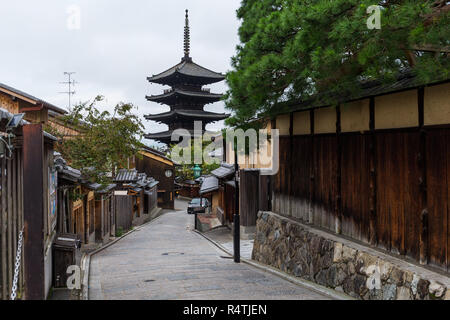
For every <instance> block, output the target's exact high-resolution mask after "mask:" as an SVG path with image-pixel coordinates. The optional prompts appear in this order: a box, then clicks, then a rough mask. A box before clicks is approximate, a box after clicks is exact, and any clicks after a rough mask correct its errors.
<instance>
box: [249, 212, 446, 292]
mask: <svg viewBox="0 0 450 320" xmlns="http://www.w3.org/2000/svg"><path fill="white" fill-rule="evenodd" d="M252 258H253V259H254V260H256V261H259V262H261V263H264V264H267V265H270V266H273V267H275V268H278V269H280V270H282V271H284V272H286V273H288V274H291V275H294V276H296V277H300V278H304V279H306V280H309V281H312V282H315V283H318V284H320V285H323V286H326V287H329V288H333V289H335V290H337V291H341V292H344V293H346V294H348V295H350V296H352V297H354V298H357V299H363V300H429V299H441V300H444V299H445V300H450V278H449V277H448V276H445V275H441V274H439V273H436V272H433V271H430V270H428V269H425V268H423V267H420V266H417V265H414V264H412V263H409V262H407V261H405V260H402V259H399V258H396V257H393V256H390V255H387V254H384V253H382V252H380V251H378V250H374V249H372V248H369V247H366V246H363V245H359V244H357V243H354V242H352V241H349V240H346V239H343V238H340V237H338V236H336V235H333V234H330V233H327V232H324V231H321V230H317V229H314V228H311V227H309V226H306V225H304V224H301V223H299V222H296V221H293V220H291V219H288V218H285V217H282V216H279V215H277V214H275V213H272V212H260V213H259V214H258V220H257V227H256V235H255V242H254V246H253V254H252Z"/></svg>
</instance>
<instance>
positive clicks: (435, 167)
mask: <svg viewBox="0 0 450 320" xmlns="http://www.w3.org/2000/svg"><path fill="white" fill-rule="evenodd" d="M449 81H450V80H448V79H447V80H443V81H435V82H432V83H426V84H423V83H420V82H419V80H418V79H417V78H416V77H415V76H414V75H413V74H411V73H404V74H402V75H401V76H399V77H398V80H397V82H395V83H393V84H383V83H381V82H378V81H372V82H368V83H364V84H361V86H362V88H361V91H360V93H359V94H358V95H351V94H348V95H343V96H341V97H333V99H332V100H334V101H335V103H334V104H331V105H330V103H329V102H320V101H321V100H311V101H301V100H300V101H290V102H287V103H286V104H285V106H284V107H287V108H288V109H290V112H288V113H281V114H279V115H277V116H276V118H275V119H273V120H272V121H270V122H269V123H268V126H269V127H271V128H276V129H278V130H279V133H280V154H279V160H280V169H279V171H278V173H277V174H276V175H275V176H273V177H272V179H271V180H272V182H271V190H269V192H266V194H267V195H271V197H272V199H270V197H269V196H266V197H265V198H261V199H262V200H261V201H263V202H264V201H265V202H268V201H269V202H270V203H269V204H265V206H266V207H268V208H269V210H271V211H273V212H275V213H277V214H279V215H282V216H284V217H289V218H293V219H296V220H298V221H302V222H304V223H307V224H312V225H314V226H318V227H320V228H323V229H326V230H328V231H329V232H332V233H335V234H341V235H343V236H346V237H348V238H351V239H354V240H356V241H359V242H362V243H365V244H367V245H369V246H372V247H375V248H379V249H381V250H384V251H386V252H389V253H391V254H393V255H396V256H398V257H405V258H407V259H412V260H413V261H417V262H420V263H421V264H427V265H429V266H432V267H435V268H438V269H441V270H443V271H446V272H448V271H449V270H450V269H449V268H450V243H449V241H448V239H449V236H450V233H449V231H450V224H449V222H450V210H449V208H450V205H449V204H450V194H449V192H448V190H449V188H450V180H449V179H448V177H449V176H450V175H449V173H450V82H449ZM318 101H319V102H318ZM282 110H286V109H284V108H283V109H282Z"/></svg>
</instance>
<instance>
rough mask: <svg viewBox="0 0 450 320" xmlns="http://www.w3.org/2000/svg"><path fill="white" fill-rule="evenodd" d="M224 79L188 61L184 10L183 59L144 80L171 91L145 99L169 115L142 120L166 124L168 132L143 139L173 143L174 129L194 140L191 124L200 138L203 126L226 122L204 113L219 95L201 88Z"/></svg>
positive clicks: (188, 45)
mask: <svg viewBox="0 0 450 320" xmlns="http://www.w3.org/2000/svg"><path fill="white" fill-rule="evenodd" d="M224 79H225V77H224V75H223V74H221V73H217V72H214V71H211V70H209V69H206V68H204V67H202V66H200V65H198V64H196V63H194V62H193V61H192V58H191V57H190V30H189V16H188V10H186V25H185V27H184V57H183V58H182V59H181V62H180V63H179V64H177V65H176V66H174V67H172V68H170V69H168V70H166V71H164V72H162V73H160V74H157V75H154V76H152V77H148V78H147V80H148V81H149V82H151V83H158V84H161V85H167V86H170V87H171V89H168V90H164V93H163V94H161V95H156V96H147V97H146V98H147V100H148V101H152V102H157V103H160V104H165V105H168V106H170V111H169V112H165V113H160V114H150V115H146V116H145V119H147V120H152V121H156V122H159V123H164V124H167V125H168V126H169V130H168V131H165V132H160V133H154V134H147V135H145V138H147V139H152V140H157V141H160V142H162V143H165V144H170V143H177V141H171V139H172V133H173V132H174V131H175V130H177V129H186V130H188V131H189V133H190V134H191V136H192V137H194V121H202V134H203V133H204V131H205V127H206V125H207V124H209V123H212V122H215V121H219V120H224V119H226V118H228V117H229V115H227V114H224V113H223V114H219V113H214V112H208V111H205V110H204V107H205V105H207V104H210V103H214V102H217V101H219V100H220V99H221V98H222V94H216V93H211V92H210V90H209V89H206V88H203V86H205V85H208V84H212V83H216V82H220V81H222V80H224Z"/></svg>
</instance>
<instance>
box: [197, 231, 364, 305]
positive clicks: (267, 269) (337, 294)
mask: <svg viewBox="0 0 450 320" xmlns="http://www.w3.org/2000/svg"><path fill="white" fill-rule="evenodd" d="M192 231H194V232H195V233H197V234H198V235H200V236H202V237H203V238H205V239H206V240H208V241H209V242H211V243H212V244H213V245H215V246H216V247H217V248H219V249H220V250H222V251H223V252H225V253H226V254H228V255H229V256H233V254H232V253H231V252H229V251H228V250H227V249H225V248H224V247H223V246H222V245H220V244H219V243H217V242H216V241H214V240H212V239H211V238H209V237H208V236H206V235H204V234H203V233H201V232H199V231H197V230H192ZM241 262H243V263H246V264H248V265H251V266H253V267H255V268H257V269H260V270H262V271H265V272H268V273H270V274H273V275H275V276H278V277H280V278H282V279H284V280H287V281H289V282H291V283H293V284H295V285H299V286H302V287H306V288H308V289H310V290H313V291H316V292H318V293H321V294H324V295H327V296H329V297H331V298H333V299H336V300H355V299H354V298H352V297H350V296H348V295H346V294H345V293H340V292H338V291H336V290H333V289H330V288H327V287H324V286H321V285H319V284H317V283H314V282H312V281H308V280H305V279H301V278H298V277H294V276H291V275H289V274H287V273H285V272H283V271H280V270H278V269H275V268H273V267H271V266H268V265H265V264H262V263H260V262H256V261H253V260H248V259H244V258H242V257H241Z"/></svg>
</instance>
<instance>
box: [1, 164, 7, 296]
mask: <svg viewBox="0 0 450 320" xmlns="http://www.w3.org/2000/svg"><path fill="white" fill-rule="evenodd" d="M5 168H6V159H5V158H4V157H3V158H2V159H1V167H0V169H1V174H0V177H1V185H2V190H6V178H5V174H4V172H5ZM0 199H1V208H2V213H1V214H2V219H1V222H2V224H1V228H2V231H1V233H2V234H1V238H2V240H1V268H2V299H4V300H6V299H7V297H8V268H7V265H8V261H7V254H6V253H7V249H6V246H7V244H6V239H7V238H6V232H7V228H6V226H7V218H8V216H7V212H6V192H2V193H1V197H0Z"/></svg>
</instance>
